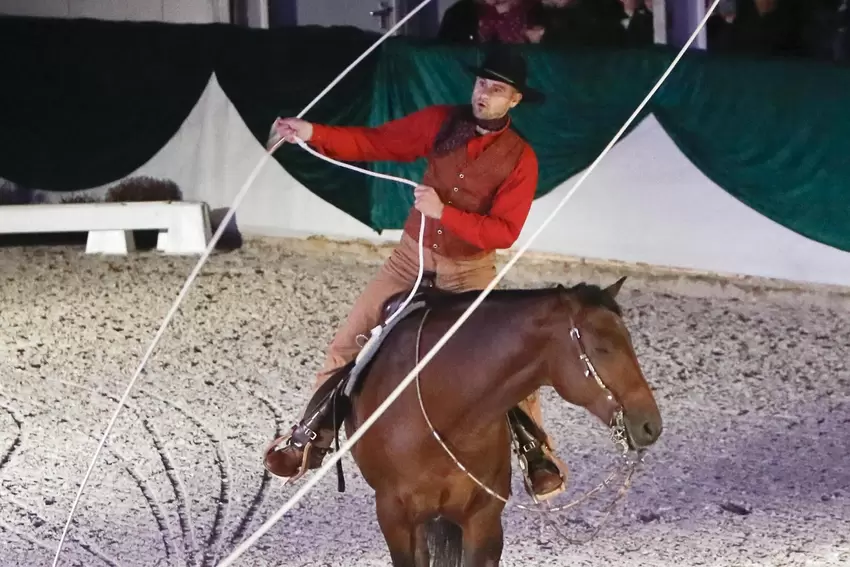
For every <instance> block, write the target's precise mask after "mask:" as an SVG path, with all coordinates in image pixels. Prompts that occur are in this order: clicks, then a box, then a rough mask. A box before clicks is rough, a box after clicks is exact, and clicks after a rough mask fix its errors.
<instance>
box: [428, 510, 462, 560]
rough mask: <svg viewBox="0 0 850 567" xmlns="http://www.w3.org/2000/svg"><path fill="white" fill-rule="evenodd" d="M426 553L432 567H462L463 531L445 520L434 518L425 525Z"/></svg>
mask: <svg viewBox="0 0 850 567" xmlns="http://www.w3.org/2000/svg"><path fill="white" fill-rule="evenodd" d="M425 529H426V534H427V541H428V551H429V555H430V556H431V565H432V566H433V567H462V565H463V530H461V529H460V526H458V525H457V524H455V523H454V522H452V521H449V520H447V519H445V518H435V519H433V520H431V521H430V522H428V523H427V524H426V527H425Z"/></svg>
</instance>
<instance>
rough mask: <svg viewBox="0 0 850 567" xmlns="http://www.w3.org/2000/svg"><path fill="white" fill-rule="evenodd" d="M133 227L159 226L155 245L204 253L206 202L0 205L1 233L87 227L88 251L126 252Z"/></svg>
mask: <svg viewBox="0 0 850 567" xmlns="http://www.w3.org/2000/svg"><path fill="white" fill-rule="evenodd" d="M134 230H158V231H159V236H158V238H157V250H160V251H162V252H164V253H166V254H203V252H204V250H206V247H207V244H209V241H210V239H211V238H212V230H211V228H210V219H209V208H208V207H207V205H206V203H199V202H197V203H196V202H185V201H148V202H135V201H134V202H127V203H64V204H41V205H3V206H0V233H4V234H29V233H45V232H88V239H87V241H86V253H87V254H127V253H128V252H130V251H132V250H135V249H136V244H135V241H134V239H133V232H132V231H134Z"/></svg>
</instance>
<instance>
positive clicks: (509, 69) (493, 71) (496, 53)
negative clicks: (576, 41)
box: [465, 44, 546, 102]
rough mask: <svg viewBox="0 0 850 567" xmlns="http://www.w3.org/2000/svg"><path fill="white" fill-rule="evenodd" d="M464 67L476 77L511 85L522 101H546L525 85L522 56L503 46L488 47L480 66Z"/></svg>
mask: <svg viewBox="0 0 850 567" xmlns="http://www.w3.org/2000/svg"><path fill="white" fill-rule="evenodd" d="M465 67H466V69H467V70H469V71H471V72H472V73H474V74H475V75H476V76H478V77H484V78H487V79H492V80H494V81H500V82H502V83H507V84H509V85H511V86H512V87H514V88H515V89H517V90H518V91H519V92H521V93H522V100H523V101H528V102H543V101H544V100H546V96H545V95H544V94H543V93H542V92H540V91H538V90H537V89H534V88H532V87H529V86H528V85H527V84H526V80H527V78H528V67H527V65H526V63H525V59H524V58H523V56H522V55H521V54H520V53H517V51H516V50H513V49H511V48H510V47H508V46H507V45H505V44H493V45H491V46H489V47H488V48H487V55H486V56H485V57H484V62H483V63H482V64H481V65H480V66H478V67H473V66H470V65H465Z"/></svg>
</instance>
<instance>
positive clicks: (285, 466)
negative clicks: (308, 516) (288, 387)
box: [263, 391, 337, 481]
mask: <svg viewBox="0 0 850 567" xmlns="http://www.w3.org/2000/svg"><path fill="white" fill-rule="evenodd" d="M316 394H317V396H315V397H318V395H319V394H321V391H320V392H317V393H316ZM315 397H314V398H315ZM334 397H335V392H334V391H331V392H329V393H325V397H324V398H323V399H321V401H320V402H319V403H318V404H314V400H311V401H310V403H309V404H308V406H307V412H306V413H305V417H303V418H302V419H301V421H299V422H298V423H297V424H296V425H294V426H293V427H292V431H291V432H290V433H289V434H288V435H284V436H282V437H278V438H277V439H275V440H274V441H272V442H271V443H270V444H269V446H268V447H267V448H266V452H265V458H264V462H263V465H264V466H265V468H266V470H267V471H269V472H270V473H271V474H273V475H275V476H277V477H280V478H287V479H289V480H290V481H294V480H297V479H299V478H301V476H303V475H304V473H306V472H307V471H308V470H312V469H318V468H320V467H321V466H322V461H323V460H324V458H325V455H327V454H328V452H329V451H330V449H331V444H332V443H333V440H334V436H335V435H336V432H337V424H336V423H334V421H335V420H334V419H332V418H333V417H334V415H333V411H332V410H333V409H334V402H335V400H334ZM314 405H315V408H313V409H311V407H312V406H314Z"/></svg>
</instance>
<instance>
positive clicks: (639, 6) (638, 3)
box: [620, 0, 655, 47]
mask: <svg viewBox="0 0 850 567" xmlns="http://www.w3.org/2000/svg"><path fill="white" fill-rule="evenodd" d="M620 2H621V3H622V6H623V15H624V16H625V17H623V18H622V19H621V20H620V24H621V25H622V27H623V33H622V35H621V36H620V38H621V41H620V43H621V45H626V46H630V47H632V46H644V45H652V44H653V43H655V22H654V19H653V15H652V0H620Z"/></svg>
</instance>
